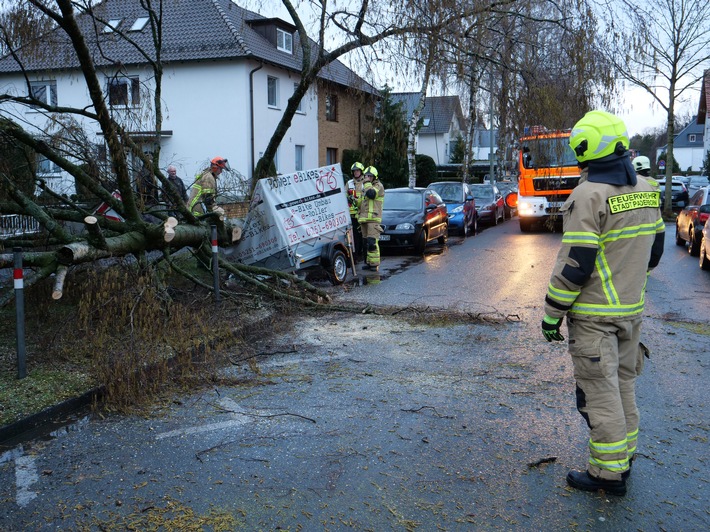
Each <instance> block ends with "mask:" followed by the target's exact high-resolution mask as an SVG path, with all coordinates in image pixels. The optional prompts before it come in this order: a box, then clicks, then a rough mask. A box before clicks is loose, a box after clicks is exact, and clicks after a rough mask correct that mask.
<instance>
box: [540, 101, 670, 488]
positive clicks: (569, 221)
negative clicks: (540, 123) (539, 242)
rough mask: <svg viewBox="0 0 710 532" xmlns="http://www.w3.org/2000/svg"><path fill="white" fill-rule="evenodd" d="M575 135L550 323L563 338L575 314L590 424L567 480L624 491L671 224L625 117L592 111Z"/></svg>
mask: <svg viewBox="0 0 710 532" xmlns="http://www.w3.org/2000/svg"><path fill="white" fill-rule="evenodd" d="M569 142H570V146H571V147H572V150H573V151H574V153H575V156H576V158H577V161H578V163H579V166H580V168H581V177H580V180H579V185H578V186H577V187H576V188H575V189H574V190H573V191H572V194H570V196H569V198H568V199H567V201H566V202H565V203H564V205H563V207H562V210H561V213H562V215H563V231H564V232H563V235H562V244H561V247H560V250H559V253H558V255H557V262H556V264H555V266H554V268H553V271H552V275H551V277H550V283H549V285H548V291H547V295H546V297H545V316H544V318H543V320H542V333H543V336H544V337H545V339H546V340H547V341H548V342H549V341H552V340H555V341H562V340H564V337H563V336H562V334H561V333H560V326H561V324H562V320H563V318H565V317H566V318H567V334H568V336H569V341H568V349H569V353H570V355H571V357H572V363H573V367H574V377H575V380H576V398H577V410H578V411H579V413H580V414H581V415H582V417H583V418H584V420H585V421H586V422H587V426H588V427H589V434H590V437H589V441H588V451H589V460H588V463H587V466H586V470H585V471H574V470H573V471H570V472H569V473H568V474H567V483H568V484H569V485H570V486H572V487H573V488H577V489H580V490H585V491H597V490H604V491H605V492H606V493H611V494H615V495H624V494H625V493H626V480H627V478H628V477H629V475H630V473H631V464H632V460H633V458H634V455H635V453H636V449H637V441H638V437H639V411H638V408H637V407H636V392H635V384H636V377H637V376H638V375H639V374H640V373H641V371H642V369H643V365H644V356H648V353H649V352H648V349H646V347H645V346H644V345H643V344H642V343H641V341H640V336H641V320H642V317H641V316H642V313H643V308H644V297H645V291H646V283H647V280H648V274H649V273H650V271H651V270H652V269H653V268H654V267H655V266H656V265H657V264H658V262H659V260H660V258H661V255H662V253H663V241H664V230H665V226H664V222H663V219H662V218H661V215H660V210H659V207H660V194H659V192H658V189H657V188H655V187H653V186H652V185H651V184H649V183H648V181H646V180H645V179H638V178H637V177H636V172H635V169H634V166H633V165H632V164H631V160H630V157H629V152H628V148H629V136H628V133H627V130H626V126H625V125H624V122H623V121H622V120H621V119H619V118H618V117H616V116H614V115H612V114H610V113H607V112H604V111H590V112H588V113H587V114H585V115H584V117H582V118H581V119H580V120H579V121H578V122H577V124H576V125H575V126H574V128H573V129H572V133H571V135H570V141H569Z"/></svg>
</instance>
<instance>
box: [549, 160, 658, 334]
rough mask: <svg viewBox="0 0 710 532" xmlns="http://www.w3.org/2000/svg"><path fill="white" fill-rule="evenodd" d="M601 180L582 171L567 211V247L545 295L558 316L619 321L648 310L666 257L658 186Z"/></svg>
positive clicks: (643, 181) (552, 312) (551, 311)
mask: <svg viewBox="0 0 710 532" xmlns="http://www.w3.org/2000/svg"><path fill="white" fill-rule="evenodd" d="M633 181H634V182H635V183H633V184H631V183H626V184H623V185H620V184H618V183H608V182H600V180H599V179H596V180H595V182H590V181H589V180H588V173H587V169H585V170H582V175H581V178H580V181H579V185H578V186H577V187H576V188H575V189H574V190H573V191H572V194H571V195H570V196H569V198H568V199H567V201H566V202H565V204H564V205H563V207H562V213H563V230H564V234H563V237H562V246H561V248H560V251H559V253H558V255H557V263H556V264H555V267H554V269H553V272H552V276H551V278H550V284H549V286H548V290H547V296H546V297H545V312H546V313H547V315H549V316H551V317H553V318H562V317H564V316H565V314H569V315H570V316H571V317H574V318H576V319H586V320H594V321H605V322H610V321H616V320H618V319H624V318H630V317H634V316H638V315H640V314H641V313H642V312H643V307H644V294H645V288H646V280H647V277H648V272H650V271H651V269H653V268H654V267H655V266H656V265H657V264H658V262H659V260H660V258H661V255H662V253H663V240H664V234H665V233H664V231H665V225H664V222H663V219H662V218H661V211H660V193H659V190H658V187H654V186H653V185H651V184H650V183H649V182H648V181H646V179H635V178H634V179H633Z"/></svg>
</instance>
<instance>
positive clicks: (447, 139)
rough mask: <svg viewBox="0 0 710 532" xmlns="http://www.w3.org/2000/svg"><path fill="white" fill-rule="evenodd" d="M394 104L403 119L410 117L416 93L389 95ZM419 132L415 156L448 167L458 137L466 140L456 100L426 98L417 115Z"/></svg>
mask: <svg viewBox="0 0 710 532" xmlns="http://www.w3.org/2000/svg"><path fill="white" fill-rule="evenodd" d="M392 101H393V102H394V103H399V102H401V103H402V110H403V112H404V113H405V116H406V119H407V120H409V118H410V117H411V116H412V113H413V112H414V108H415V107H416V105H417V103H418V102H419V93H418V92H395V93H392ZM420 122H421V128H420V129H419V131H418V132H417V138H416V141H415V142H416V152H417V153H420V154H423V155H428V156H429V157H431V158H432V159H434V162H435V163H436V164H437V165H442V164H448V163H449V161H450V157H451V152H452V149H453V147H454V145H455V144H456V140H457V138H458V137H459V135H460V136H461V137H462V138H465V136H466V121H465V119H464V116H463V112H462V111H461V101H460V100H459V97H458V96H428V97H427V98H426V99H425V100H424V108H423V109H422V112H421V114H420Z"/></svg>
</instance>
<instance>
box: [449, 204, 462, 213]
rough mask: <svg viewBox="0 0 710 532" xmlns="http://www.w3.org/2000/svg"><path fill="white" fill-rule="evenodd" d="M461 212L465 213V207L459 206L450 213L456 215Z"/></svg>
mask: <svg viewBox="0 0 710 532" xmlns="http://www.w3.org/2000/svg"><path fill="white" fill-rule="evenodd" d="M461 211H463V205H459V206H458V207H454V208H453V209H451V210H450V211H449V212H450V213H451V214H456V213H459V212H461Z"/></svg>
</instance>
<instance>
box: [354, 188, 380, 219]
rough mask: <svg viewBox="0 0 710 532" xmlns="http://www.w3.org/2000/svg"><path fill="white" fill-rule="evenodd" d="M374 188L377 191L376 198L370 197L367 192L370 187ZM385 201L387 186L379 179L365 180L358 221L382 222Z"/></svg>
mask: <svg viewBox="0 0 710 532" xmlns="http://www.w3.org/2000/svg"><path fill="white" fill-rule="evenodd" d="M371 188H374V189H375V190H376V191H377V196H375V199H370V198H368V197H367V196H366V195H365V194H366V192H367V191H368V189H371ZM384 202H385V187H383V186H382V183H380V181H379V179H378V180H375V181H373V182H365V184H364V185H363V187H362V196H361V198H360V204H359V208H358V216H357V219H358V222H360V223H364V222H378V223H379V222H381V221H382V206H383V205H384Z"/></svg>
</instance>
